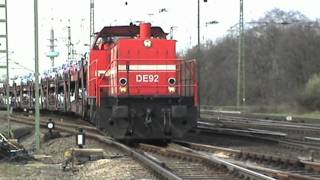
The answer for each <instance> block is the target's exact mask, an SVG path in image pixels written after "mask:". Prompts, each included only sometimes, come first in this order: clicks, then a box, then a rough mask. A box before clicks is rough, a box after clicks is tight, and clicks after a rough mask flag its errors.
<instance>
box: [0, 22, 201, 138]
mask: <svg viewBox="0 0 320 180" xmlns="http://www.w3.org/2000/svg"><path fill="white" fill-rule="evenodd" d="M166 36H167V34H166V33H164V32H163V30H162V29H161V28H160V27H151V24H149V23H141V24H140V26H136V25H132V24H131V25H129V26H113V27H104V28H103V29H102V30H101V31H100V32H99V33H98V34H97V36H96V38H95V40H94V43H93V45H92V47H91V51H90V58H89V62H87V61H86V57H83V58H82V60H81V61H79V62H78V63H75V62H71V63H69V64H68V65H63V67H59V68H58V69H57V70H52V72H51V71H50V72H48V73H45V74H43V75H42V77H41V86H40V98H41V100H40V105H41V109H42V110H46V111H50V112H64V113H70V112H71V113H74V114H77V115H79V116H82V118H86V119H88V120H89V121H91V122H92V123H93V124H95V125H96V126H97V127H98V128H100V129H101V130H104V131H106V132H107V133H108V134H109V135H111V136H112V137H114V138H116V139H121V140H131V139H135V140H148V139H161V140H162V139H171V138H174V137H181V136H183V135H184V134H185V133H186V132H187V131H189V130H190V129H192V128H194V127H195V126H196V121H197V118H198V113H199V112H198V106H199V104H198V82H197V77H196V76H197V71H196V69H197V67H196V61H195V60H182V59H179V58H177V55H176V41H175V40H168V39H166ZM33 91H34V87H33V80H32V78H28V81H26V83H17V82H14V83H13V86H12V87H10V92H9V96H10V104H11V107H13V108H14V109H20V110H25V111H28V110H32V109H33V108H34V92H33ZM4 94H5V88H4V87H3V88H0V95H4ZM3 99H4V98H3V96H0V108H1V107H6V106H5V101H3ZM1 100H2V101H1Z"/></svg>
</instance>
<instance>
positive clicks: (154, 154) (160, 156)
mask: <svg viewBox="0 0 320 180" xmlns="http://www.w3.org/2000/svg"><path fill="white" fill-rule="evenodd" d="M138 150H140V151H143V153H144V154H146V153H150V154H148V156H151V159H153V160H154V161H155V162H157V163H158V164H160V165H161V166H164V167H166V168H167V169H170V170H172V171H173V172H174V173H175V174H177V175H178V176H179V177H180V178H182V179H273V178H272V177H269V176H266V175H263V174H260V173H257V172H254V171H252V170H249V169H246V168H243V167H241V166H238V165H235V164H232V163H230V162H227V161H225V160H222V159H219V158H216V157H211V156H208V155H206V154H203V153H199V152H197V151H185V150H181V149H178V148H173V147H165V148H164V147H159V146H153V145H148V144H139V146H138Z"/></svg>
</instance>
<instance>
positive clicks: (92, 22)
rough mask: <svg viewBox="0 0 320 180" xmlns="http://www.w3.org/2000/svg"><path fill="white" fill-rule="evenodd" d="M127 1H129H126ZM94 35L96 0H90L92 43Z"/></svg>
mask: <svg viewBox="0 0 320 180" xmlns="http://www.w3.org/2000/svg"><path fill="white" fill-rule="evenodd" d="M126 3H127V2H126ZM93 37H94V0H90V43H89V44H90V45H91V43H92V38H93Z"/></svg>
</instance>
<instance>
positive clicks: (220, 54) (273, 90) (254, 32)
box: [183, 9, 320, 110]
mask: <svg viewBox="0 0 320 180" xmlns="http://www.w3.org/2000/svg"><path fill="white" fill-rule="evenodd" d="M244 36H245V47H244V52H245V64H246V66H245V73H246V82H245V87H246V105H249V106H255V105H259V106H260V107H261V106H269V107H271V106H275V105H287V107H290V108H295V109H298V110H316V109H320V75H319V74H320V23H319V21H311V20H310V19H308V18H307V17H306V16H305V15H303V14H301V13H300V12H297V11H289V12H285V11H282V10H279V9H274V10H272V11H269V12H267V13H266V15H265V16H264V17H263V18H260V19H258V20H257V21H255V22H251V23H247V24H245V34H244ZM183 56H184V58H187V59H192V58H196V59H199V60H200V61H201V65H202V69H201V70H202V72H201V101H202V103H201V104H208V105H215V106H234V105H235V104H236V84H237V59H238V32H237V30H235V31H233V32H232V31H231V32H229V33H228V35H226V36H225V37H222V38H221V39H219V40H217V41H216V42H214V43H213V42H207V43H206V44H205V45H202V47H201V54H197V48H196V47H194V48H192V49H189V50H188V51H187V52H186V53H185V54H184V55H183Z"/></svg>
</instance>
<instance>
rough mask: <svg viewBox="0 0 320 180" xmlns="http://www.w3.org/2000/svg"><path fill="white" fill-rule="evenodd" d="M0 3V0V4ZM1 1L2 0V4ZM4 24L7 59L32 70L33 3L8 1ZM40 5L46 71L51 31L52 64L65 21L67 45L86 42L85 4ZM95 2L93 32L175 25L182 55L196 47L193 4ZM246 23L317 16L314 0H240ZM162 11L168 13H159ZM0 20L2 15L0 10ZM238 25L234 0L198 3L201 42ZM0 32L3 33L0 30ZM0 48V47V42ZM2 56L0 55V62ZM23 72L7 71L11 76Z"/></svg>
mask: <svg viewBox="0 0 320 180" xmlns="http://www.w3.org/2000/svg"><path fill="white" fill-rule="evenodd" d="M0 1H1V0H0ZM2 1H3V0H2ZM7 1H8V21H9V22H8V23H9V26H8V27H9V51H14V53H11V54H10V56H9V57H10V58H11V59H12V60H14V61H16V62H18V63H20V64H22V65H24V66H26V67H28V68H30V69H33V68H34V48H33V47H34V39H33V38H34V36H33V35H34V29H33V27H34V24H33V0H7ZM38 1H39V2H38V3H39V33H40V34H39V43H40V44H39V47H40V51H39V54H40V70H41V72H42V71H43V70H45V69H48V68H49V66H50V60H49V58H47V57H46V56H45V55H46V53H47V51H48V50H49V47H48V45H49V41H48V38H49V33H50V29H51V27H53V28H54V30H55V35H56V38H57V47H56V49H57V51H59V52H60V56H59V57H58V58H57V59H56V64H62V63H63V62H64V61H65V59H66V52H67V47H66V43H67V41H66V39H67V28H66V27H67V26H68V24H69V22H68V19H70V23H71V28H72V30H71V31H72V41H73V43H75V44H76V50H77V51H78V52H79V53H81V52H84V51H85V50H86V49H88V47H85V46H84V44H86V43H89V2H90V0H38ZM125 2H126V1H125V0H115V1H110V0H109V1H107V0H95V30H96V31H99V30H100V29H101V28H102V27H103V26H106V25H127V24H129V23H130V22H135V21H146V22H151V23H152V24H153V25H155V26H161V27H162V28H163V29H164V31H165V32H169V31H170V27H171V26H174V27H175V30H174V39H176V40H178V44H177V47H178V50H179V51H182V50H185V49H186V48H189V47H192V46H194V45H196V43H197V0H127V2H128V5H127V6H125ZM244 2H245V4H244V18H245V21H251V20H253V19H258V18H260V17H262V16H264V14H265V12H266V11H270V10H272V9H274V8H280V9H283V10H286V11H288V10H296V11H300V12H302V13H303V14H305V15H306V16H307V17H309V18H310V19H312V20H315V19H317V18H319V17H320V11H319V9H318V8H319V7H320V3H319V2H320V1H319V0H244ZM162 8H165V9H167V12H164V13H159V10H160V9H162ZM0 16H1V18H3V13H2V12H0ZM212 20H216V21H218V22H219V24H215V25H209V26H207V27H206V26H205V22H207V21H212ZM238 21H239V0H208V2H207V3H204V2H203V1H202V0H201V41H202V42H205V41H206V40H208V39H211V40H215V39H216V38H219V37H223V36H224V35H225V34H226V33H227V30H228V29H229V28H230V27H231V26H233V25H234V24H236V23H238ZM0 28H2V29H3V27H2V26H0ZM0 32H2V30H1V29H0ZM1 44H2V45H3V44H4V43H3V42H1ZM4 60H5V58H2V59H1V57H0V62H1V61H4ZM17 73H27V71H24V72H22V70H21V71H20V72H18V71H17V70H15V71H11V74H17Z"/></svg>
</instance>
